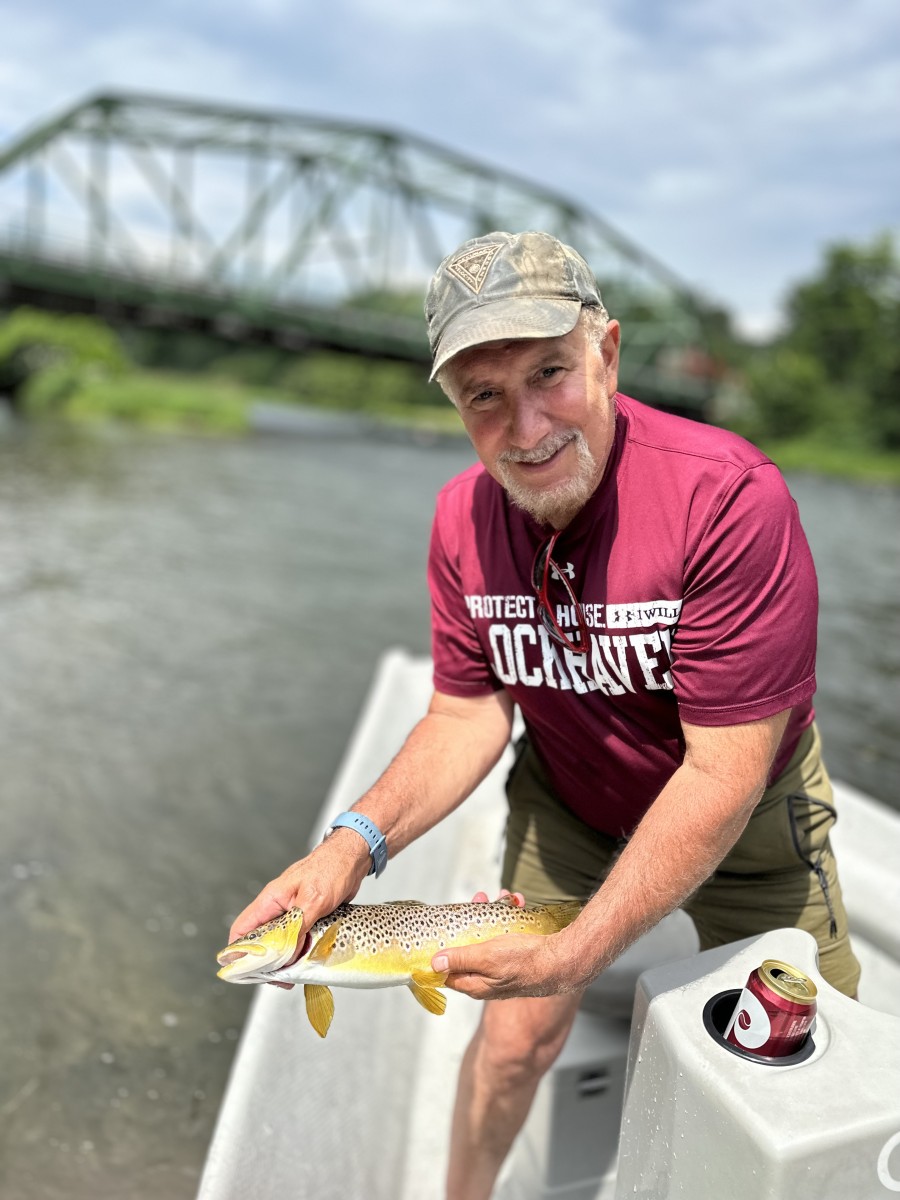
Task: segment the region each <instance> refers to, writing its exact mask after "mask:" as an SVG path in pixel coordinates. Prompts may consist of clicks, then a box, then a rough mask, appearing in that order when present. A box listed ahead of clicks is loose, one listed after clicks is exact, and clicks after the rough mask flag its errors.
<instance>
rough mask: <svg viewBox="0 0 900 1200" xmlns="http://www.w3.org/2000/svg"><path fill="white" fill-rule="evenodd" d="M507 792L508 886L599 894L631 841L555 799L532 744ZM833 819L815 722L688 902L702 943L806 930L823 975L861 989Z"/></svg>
mask: <svg viewBox="0 0 900 1200" xmlns="http://www.w3.org/2000/svg"><path fill="white" fill-rule="evenodd" d="M507 796H508V799H509V810H510V811H509V818H508V822H507V830H506V854H505V858H504V863H503V876H502V883H503V886H504V887H506V888H509V889H510V891H516V892H522V893H523V894H524V895H525V898H526V900H528V901H529V902H533V903H536V904H540V903H553V902H556V901H560V900H572V899H577V900H580V901H585V900H587V899H588V898H589V897H590V896H592V895H593V894H594V892H595V891H596V890H597V888H598V887H599V886H600V884H601V883H602V882H603V880H604V879H605V878H606V876H607V874H608V873H609V870H610V868H611V867H612V864H613V862H614V861H615V859H616V856H617V855H618V853H619V852H620V851H621V849H622V846H623V845H624V841H622V840H620V839H617V838H614V837H610V836H609V835H607V834H604V833H599V832H598V831H597V830H594V829H591V828H590V827H589V826H587V825H585V824H584V822H583V821H581V820H580V819H579V818H578V817H576V816H575V815H574V814H573V813H572V812H571V811H570V810H569V809H568V808H566V807H565V805H563V804H562V803H561V802H560V801H559V800H558V799H557V798H556V796H555V795H554V794H553V792H552V790H551V788H550V786H549V784H548V782H547V778H546V775H545V773H544V769H543V767H542V765H541V763H540V761H539V760H538V758H537V755H536V754H535V753H534V751H533V749H532V748H531V745H530V743H528V742H527V740H525V741H523V743H522V744H521V745H520V748H519V752H518V754H517V756H516V761H515V763H514V764H513V768H512V770H511V772H510V775H509V780H508V781H507ZM834 821H835V811H834V797H833V794H832V790H831V783H830V782H829V779H828V775H827V772H826V771H825V767H824V765H823V763H822V758H821V747H820V742H819V735H818V732H817V730H816V728H815V726H812V727H811V728H810V729H808V730H807V731H806V732H805V733H804V734H803V736H802V737H801V739H800V743H799V745H798V746H797V750H796V751H795V753H794V756H793V757H792V759H791V761H790V762H789V763H788V765H787V767H786V768H785V770H784V771H783V772H782V774H781V775H780V776H779V777H778V779H776V780H775V782H774V783H773V784H772V786H771V787H770V788H768V789H767V790H766V792H765V793H764V794H763V797H762V799H761V800H760V802H759V804H758V805H757V806H756V808H755V809H754V811H753V815H752V816H751V818H750V820H749V822H748V824H747V827H746V829H745V830H744V832H743V833H742V834H741V836H740V837H739V838H738V840H737V842H736V843H735V845H734V847H733V848H732V850H731V851H730V852H729V853H728V854H727V855H726V857H725V858H724V859H723V860H722V862H721V863H720V864H719V868H718V870H716V872H715V873H714V874H713V875H712V876H711V877H710V878H709V879H708V880H707V881H706V882H705V883H704V884H702V885H701V887H700V888H698V890H697V891H696V892H695V893H694V894H693V895H692V896H691V897H690V898H689V899H688V900H687V901H685V903H684V905H683V907H684V910H685V911H686V912H687V913H689V915H690V916H691V918H692V919H693V921H694V924H695V925H696V927H697V933H698V935H699V937H700V948H701V949H702V950H707V949H709V948H710V947H711V946H722V945H725V944H726V943H728V942H734V941H738V940H740V939H741V938H746V937H751V936H752V935H754V934H758V933H765V932H766V931H767V930H770V929H783V928H785V927H787V926H794V927H796V928H798V929H805V930H807V931H808V932H809V933H811V934H812V935H813V937H814V938H815V939H816V941H817V942H818V945H819V969H820V971H821V972H822V975H823V976H824V977H825V978H826V979H827V980H828V982H829V983H830V984H832V986H833V987H836V988H837V989H838V990H839V991H841V992H844V993H845V994H846V995H848V996H853V995H855V994H856V989H857V985H858V983H859V964H858V963H857V961H856V958H855V957H854V954H853V951H852V949H851V947H850V939H849V936H848V931H847V914H846V912H845V911H844V903H843V899H842V897H841V887H840V882H839V880H838V875H837V866H836V863H835V860H834V855H833V853H832V850H831V843H830V841H829V839H828V831H829V830H830V828H831V826H832V825H833V824H834Z"/></svg>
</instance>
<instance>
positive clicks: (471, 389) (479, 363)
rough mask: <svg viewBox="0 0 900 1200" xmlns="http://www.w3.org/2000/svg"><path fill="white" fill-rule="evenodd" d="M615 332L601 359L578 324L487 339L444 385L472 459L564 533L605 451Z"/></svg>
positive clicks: (461, 358)
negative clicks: (553, 332) (542, 333)
mask: <svg viewBox="0 0 900 1200" xmlns="http://www.w3.org/2000/svg"><path fill="white" fill-rule="evenodd" d="M618 351H619V325H618V322H617V321H610V322H609V327H608V329H607V333H606V337H605V339H604V342H603V350H602V353H601V352H599V351H598V350H597V349H596V348H595V347H594V346H593V345H592V344H591V342H590V340H589V338H588V337H587V336H586V333H585V329H584V323H583V321H579V322H578V324H577V325H576V326H575V328H574V329H573V330H572V332H571V333H567V334H566V335H565V336H564V337H555V338H525V339H522V340H517V341H509V342H486V343H484V344H483V345H481V346H474V347H473V348H472V349H470V350H464V351H462V352H461V353H460V354H457V355H456V356H455V357H454V358H452V359H451V360H450V362H449V363H448V364H447V367H446V368H445V375H444V379H445V381H446V385H447V388H448V390H449V392H450V395H451V397H452V399H453V402H454V404H455V405H456V406H457V408H458V409H459V412H460V415H461V417H462V419H463V424H464V425H465V427H466V431H467V433H468V435H469V437H470V438H471V439H472V445H473V446H474V447H475V450H476V452H477V454H478V457H479V458H480V459H481V461H482V462H483V463H484V465H485V467H486V468H487V470H488V472H489V473H490V474H491V475H492V476H493V477H494V479H496V480H497V482H498V483H499V484H501V486H502V487H503V488H505V489H506V491H507V493H508V494H509V497H510V499H511V500H512V501H513V502H514V503H515V504H517V505H518V506H519V507H520V508H523V509H525V511H526V512H528V513H530V514H531V515H532V516H533V517H534V518H535V520H537V521H539V522H541V523H542V524H548V525H553V526H555V527H556V528H557V529H562V528H563V527H564V526H565V525H567V524H568V523H569V521H571V519H572V517H574V516H575V514H576V513H577V512H578V511H579V509H581V508H582V507H583V506H584V504H585V503H586V502H587V500H588V499H589V497H590V496H591V494H592V493H593V492H594V490H595V489H596V487H597V485H598V483H599V482H600V479H601V477H602V475H603V469H604V467H605V466H606V460H607V458H608V457H609V452H610V449H611V448H612V441H613V434H614V428H615V416H614V409H613V403H612V397H613V395H614V393H615V390H616V381H617V367H618Z"/></svg>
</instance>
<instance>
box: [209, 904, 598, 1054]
mask: <svg viewBox="0 0 900 1200" xmlns="http://www.w3.org/2000/svg"><path fill="white" fill-rule="evenodd" d="M580 911H581V905H580V904H574V903H570V904H556V905H536V906H534V907H526V908H519V907H518V906H517V905H516V904H515V903H514V902H513V901H512V900H511V899H509V898H504V899H502V900H495V901H493V902H492V903H487V904H484V903H478V902H476V901H471V902H469V903H466V904H422V903H421V902H420V901H418V900H394V901H391V902H390V903H388V904H342V905H341V906H340V907H339V908H336V909H335V910H334V912H333V913H331V914H330V915H329V916H327V917H322V919H321V920H319V921H316V923H315V925H313V927H312V928H311V929H309V930H308V931H307V932H306V936H305V939H304V941H303V946H302V951H301V954H300V957H299V958H298V959H297V961H296V962H294V963H291V965H290V966H285V965H284V964H285V963H287V962H288V961H289V960H290V959H291V957H292V956H293V955H294V953H295V952H296V948H297V945H298V943H299V939H300V935H301V931H302V929H303V912H302V910H301V909H299V908H291V909H289V910H288V911H287V912H286V913H282V915H281V916H280V917H276V918H275V919H274V920H273V921H267V922H266V924H265V925H260V926H259V928H258V929H254V930H252V931H251V932H250V933H246V934H244V936H243V937H240V938H238V939H237V940H236V941H234V942H232V943H231V945H229V946H226V947H225V949H224V950H220V951H219V953H218V954H217V955H216V958H217V960H218V962H219V966H220V968H221V969H220V971H219V972H218V974H219V978H220V979H225V980H227V981H228V982H229V983H272V982H273V981H278V982H281V983H302V984H303V985H304V988H303V991H304V997H305V1000H306V1012H307V1015H308V1016H309V1020H310V1024H311V1025H312V1027H313V1029H315V1031H316V1033H317V1034H318V1035H319V1037H325V1035H326V1034H327V1032H328V1027H329V1026H330V1024H331V1018H332V1017H333V1016H334V998H333V996H332V994H331V988H332V987H352V988H382V987H400V986H401V985H403V986H405V987H408V988H409V990H410V991H411V992H412V994H413V995H414V996H415V998H416V999H417V1000H418V1002H419V1003H420V1004H421V1005H422V1007H423V1008H426V1009H427V1010H428V1011H429V1012H431V1013H435V1014H436V1015H437V1016H440V1015H441V1013H443V1011H444V1009H445V1007H446V1004H447V1001H446V999H445V997H444V996H443V995H442V994H441V992H439V991H438V990H437V989H438V988H440V987H443V985H444V984H445V983H446V981H447V976H446V974H442V973H440V972H436V971H433V970H432V969H431V959H432V956H433V955H435V954H437V952H438V951H439V950H444V949H446V948H448V947H452V946H467V945H471V944H472V943H474V942H479V941H487V940H488V939H489V938H493V937H499V936H500V935H501V934H505V933H533V934H550V933H557V932H558V931H559V930H560V929H563V928H565V926H566V925H568V924H569V922H570V921H573V920H574V919H575V917H577V916H578V913H579V912H580Z"/></svg>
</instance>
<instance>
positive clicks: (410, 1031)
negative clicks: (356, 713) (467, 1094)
mask: <svg viewBox="0 0 900 1200" xmlns="http://www.w3.org/2000/svg"><path fill="white" fill-rule="evenodd" d="M431 690H432V684H431V663H430V661H429V660H428V659H425V658H421V657H414V656H412V655H410V654H409V653H407V652H405V651H403V650H400V649H395V650H391V651H389V652H388V653H387V654H386V655H385V656H384V657H383V658H382V660H381V662H380V664H379V668H378V671H377V673H376V676H375V679H374V682H373V685H372V688H371V691H370V694H369V697H368V700H367V702H366V704H365V706H364V708H363V711H362V713H361V716H360V719H359V721H358V724H357V727H356V730H355V732H354V735H353V737H352V740H351V743H350V745H349V747H348V750H347V753H346V756H345V758H344V761H343V763H342V765H341V768H340V770H339V772H338V774H337V777H336V778H335V780H334V783H333V786H332V788H331V790H330V793H329V795H328V797H327V799H326V801H325V804H324V805H323V807H322V811H321V813H320V815H319V819H318V823H317V827H316V828H315V830H314V832H313V838H312V840H313V842H316V841H318V840H320V839H321V837H322V836H323V835H324V832H325V830H326V829H327V828H328V826H329V823H330V821H331V819H332V818H333V816H334V815H335V814H336V813H338V812H340V811H342V810H344V809H346V808H348V807H349V806H350V805H351V804H352V803H353V802H354V801H355V800H356V799H357V798H358V797H359V795H360V794H361V793H362V792H363V791H364V790H365V789H366V787H367V786H368V785H369V784H371V783H372V782H373V781H374V780H375V778H376V777H377V776H378V775H379V774H380V772H381V771H382V770H383V769H384V767H385V766H386V765H387V763H388V762H389V761H390V759H391V757H392V756H393V755H394V754H395V753H396V751H397V750H398V749H399V747H400V745H401V744H402V742H403V740H404V738H405V736H406V734H407V733H408V732H409V730H410V729H411V727H412V726H413V724H414V723H415V721H416V720H417V719H418V718H419V717H420V716H421V715H422V714H423V713H424V711H425V709H426V706H427V704H428V701H429V698H430V695H431ZM508 766H509V762H508V761H507V760H504V761H501V763H499V764H498V766H497V767H496V768H495V769H494V771H492V772H491V774H490V776H489V777H488V778H487V779H486V780H485V781H484V782H483V783H482V784H481V786H480V787H479V788H478V789H477V790H476V792H474V793H473V795H472V796H471V797H470V798H469V799H468V800H467V801H466V802H465V803H464V804H463V805H461V806H460V808H459V809H457V811H456V812H455V813H453V814H452V815H451V816H450V817H448V818H447V819H446V820H445V821H443V822H442V823H441V824H440V825H439V826H437V827H436V828H435V829H433V830H431V831H429V832H428V833H427V834H425V835H424V836H423V837H422V838H421V839H419V840H418V841H417V842H416V843H414V844H413V845H412V846H411V847H409V848H408V849H407V850H406V851H404V852H403V854H401V855H399V856H398V857H397V858H396V859H393V860H392V861H391V863H390V864H389V867H388V870H387V871H386V872H385V873H384V875H383V876H382V877H381V878H380V879H378V880H376V879H375V878H374V877H370V878H369V879H367V880H366V881H365V882H364V884H363V887H362V890H361V892H360V893H359V895H358V897H357V899H358V901H359V902H361V903H377V902H383V901H387V900H393V899H417V900H423V901H426V902H434V903H437V902H443V901H448V900H465V899H469V898H471V896H472V895H473V894H474V893H475V892H476V891H479V890H490V889H491V888H492V886H493V884H494V882H495V881H496V880H497V878H498V876H499V860H500V851H501V845H502V830H503V823H504V808H505V805H504V796H503V783H504V780H505V776H506V772H507V770H508ZM835 797H836V805H837V808H838V811H839V820H838V822H837V824H836V826H835V828H834V830H833V832H832V841H833V843H834V845H835V851H836V854H837V856H838V861H839V865H840V870H841V880H842V887H843V892H844V899H845V902H846V906H847V911H848V916H849V920H850V925H851V931H852V934H853V940H854V948H855V951H856V953H857V956H858V958H859V959H860V961H861V964H862V981H861V984H860V995H859V1003H858V1004H857V1003H854V1002H853V1001H851V1000H849V999H847V998H846V997H843V996H840V995H839V993H837V992H836V991H834V989H832V988H830V986H829V985H828V984H827V983H825V981H824V980H822V979H821V977H820V976H817V974H816V958H815V943H814V942H813V939H812V938H811V937H810V936H809V935H808V934H805V933H803V932H801V931H798V930H781V931H775V932H774V933H768V934H763V935H761V936H760V937H759V938H751V939H748V940H747V941H746V942H740V943H735V944H734V945H732V946H726V947H720V948H719V949H717V950H711V951H706V952H705V953H703V954H700V953H698V947H697V940H696V934H695V933H694V929H693V925H692V924H691V922H690V919H689V918H688V917H687V916H686V915H685V914H684V913H681V912H675V913H673V914H671V916H669V917H667V918H666V919H665V920H664V921H663V922H661V923H660V925H658V926H657V927H656V928H655V929H654V930H652V931H651V932H650V933H649V934H647V935H646V936H645V937H643V938H642V939H640V940H639V941H638V942H637V943H635V945H634V946H632V947H631V948H630V949H629V950H628V951H627V952H626V953H625V954H624V955H623V956H622V957H621V958H620V959H619V960H618V961H617V962H616V963H614V964H613V966H611V967H610V968H609V969H608V970H607V971H606V972H604V974H603V975H602V976H601V977H600V978H599V979H598V980H597V981H596V982H595V983H594V984H593V985H592V986H591V988H590V989H588V991H587V993H586V995H585V998H584V1002H583V1004H582V1007H581V1010H580V1011H579V1014H578V1017H577V1019H576V1022H575V1026H574V1028H573V1030H572V1033H571V1035H570V1037H569V1040H568V1042H567V1044H566V1047H565V1049H564V1050H563V1052H562V1054H561V1056H560V1058H559V1060H558V1062H557V1064H556V1065H555V1067H554V1068H553V1070H552V1071H551V1072H550V1073H548V1075H547V1077H546V1078H545V1079H544V1081H543V1082H542V1084H541V1087H540V1089H539V1092H538V1096H537V1098H536V1100H535V1103H534V1105H533V1108H532V1111H531V1113H530V1116H529V1118H528V1121H527V1122H526V1125H525V1127H524V1129H523V1130H522V1132H521V1133H520V1135H519V1137H518V1138H517V1140H516V1143H515V1144H514V1146H513V1149H512V1151H511V1153H510V1155H509V1157H508V1159H507V1162H506V1164H505V1165H504V1169H503V1172H502V1173H501V1176H500V1179H499V1180H498V1183H497V1186H496V1188H495V1191H494V1196H495V1198H496V1200H551V1198H556V1200H625V1197H626V1195H627V1196H628V1197H634V1196H637V1197H645V1198H648V1200H649V1198H650V1197H653V1198H655V1200H669V1198H670V1197H672V1198H673V1197H675V1196H679V1197H680V1196H685V1197H691V1200H705V1198H706V1197H710V1198H713V1197H715V1198H717V1200H718V1198H719V1197H721V1196H723V1195H728V1197H729V1200H763V1198H766V1200H782V1197H783V1198H784V1200H787V1197H788V1196H790V1198H791V1200H869V1197H872V1200H878V1198H881V1200H887V1198H888V1197H889V1196H890V1195H891V1194H892V1193H900V920H898V918H900V814H898V813H896V812H894V811H892V810H891V809H889V808H888V807H887V806H886V805H883V804H881V803H879V802H878V801H876V800H873V799H872V798H870V797H868V796H866V795H864V794H862V793H861V792H859V791H857V790H856V789H854V788H852V787H850V786H847V785H844V784H836V785H835ZM762 958H783V959H785V960H786V961H788V962H791V963H793V964H794V965H797V966H799V967H800V968H801V969H802V970H804V971H807V972H808V973H809V974H811V975H812V977H813V978H814V979H815V980H816V982H817V983H818V986H819V992H820V996H819V1015H818V1018H817V1021H816V1026H815V1029H814V1043H815V1044H814V1046H813V1049H812V1050H811V1051H809V1052H808V1053H807V1055H806V1060H805V1062H802V1063H799V1064H797V1063H793V1062H788V1063H785V1064H782V1065H778V1066H777V1068H775V1067H773V1066H771V1065H768V1064H766V1063H763V1062H760V1063H757V1062H752V1063H748V1062H746V1061H744V1060H742V1059H741V1058H740V1057H738V1056H736V1055H734V1054H732V1053H727V1052H726V1048H725V1047H724V1046H723V1045H722V1042H723V1038H722V1037H721V1033H722V1030H721V1028H718V1029H716V1028H713V1023H714V1019H715V1011H714V1006H712V1007H710V1006H711V1005H712V1002H713V1000H715V999H716V997H717V996H718V997H722V996H726V994H727V995H733V999H732V1001H731V1008H732V1009H733V1007H734V1003H735V1002H736V999H737V996H738V995H739V991H738V990H734V991H733V992H732V989H740V988H741V986H742V985H743V983H744V981H745V980H746V979H747V975H748V973H749V970H751V969H752V965H753V963H757V964H758V963H759V962H760V961H761V959H762ZM447 997H448V1003H447V1012H446V1014H445V1015H444V1017H442V1018H441V1019H440V1020H436V1019H435V1018H434V1017H433V1016H431V1015H429V1014H427V1013H425V1012H424V1011H422V1010H421V1009H420V1008H419V1006H417V1005H415V1004H413V1003H412V1001H411V999H410V997H409V996H408V995H407V993H406V990H405V989H402V988H390V989H384V990H379V991H353V990H349V989H338V990H337V991H336V993H335V1010H336V1011H335V1017H334V1021H333V1024H332V1027H331V1030H330V1032H329V1036H328V1039H327V1040H326V1041H321V1040H320V1039H319V1038H318V1037H316V1035H315V1033H314V1032H313V1030H312V1029H311V1028H310V1026H309V1024H308V1022H307V1020H306V1016H305V1009H304V1003H303V997H302V994H301V991H300V989H299V988H298V989H294V990H293V991H291V992H287V991H284V990H282V989H278V988H267V987H261V988H258V989H257V990H256V994H255V996H254V998H253V1001H252V1004H251V1008H250V1011H249V1014H248V1017H247V1021H246V1023H245V1026H244V1029H243V1031H242V1035H241V1038H240V1042H239V1045H238V1048H237V1052H236V1056H235V1059H234V1063H233V1067H232V1071H231V1074H230V1078H229V1082H228V1086H227V1088H226V1091H225V1095H224V1098H223V1101H222V1105H221V1108H220V1111H219V1114H218V1118H217V1123H216V1127H215V1130H214V1133H213V1137H212V1139H211V1143H210V1146H209V1151H208V1154H207V1158H206V1162H205V1167H204V1171H203V1174H202V1177H201V1182H200V1187H199V1192H198V1200H238V1198H241V1200H247V1198H250V1200H269V1198H270V1197H271V1198H273V1200H274V1198H276V1197H277V1198H278V1200H300V1198H302V1200H442V1197H443V1194H444V1193H443V1188H444V1177H445V1170H446V1155H447V1139H448V1130H449V1124H450V1114H451V1110H452V1104H453V1097H454V1091H455V1084H456V1076H457V1070H458V1067H459V1063H460V1060H461V1057H462V1054H463V1051H464V1049H465V1047H466V1045H467V1043H468V1041H469V1038H470V1037H471V1035H472V1033H473V1031H474V1029H475V1026H476V1024H477V1021H478V1017H479V1010H480V1005H479V1004H478V1003H477V1002H475V1001H472V1000H470V999H469V998H467V997H465V996H462V995H459V994H454V993H452V992H448V993H447ZM704 1000H706V1001H708V1003H707V1004H704ZM720 1007H721V1004H720ZM707 1008H709V1013H712V1014H713V1015H712V1016H710V1015H709V1013H707V1014H706V1016H705V1017H704V1015H703V1014H704V1010H705V1009H707ZM812 1043H813V1038H810V1044H811V1045H812ZM804 1122H805V1124H804Z"/></svg>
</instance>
